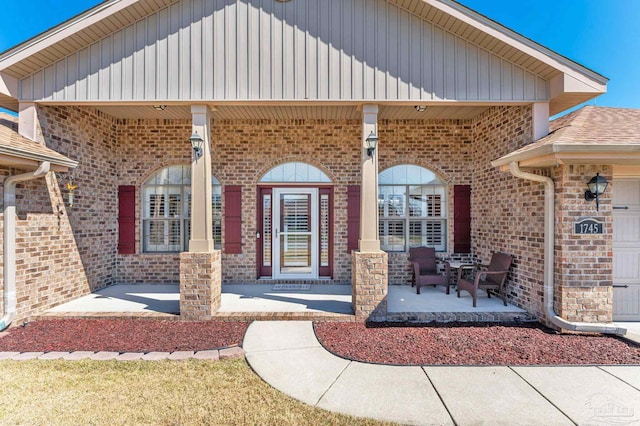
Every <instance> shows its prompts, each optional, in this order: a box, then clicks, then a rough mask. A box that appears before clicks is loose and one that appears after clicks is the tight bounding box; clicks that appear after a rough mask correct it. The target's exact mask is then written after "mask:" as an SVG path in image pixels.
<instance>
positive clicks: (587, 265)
mask: <svg viewBox="0 0 640 426" xmlns="http://www.w3.org/2000/svg"><path fill="white" fill-rule="evenodd" d="M597 172H599V173H600V175H602V176H604V177H605V178H606V179H607V180H608V181H609V182H611V181H612V180H613V179H612V174H613V169H612V167H610V166H580V165H567V166H559V167H557V168H556V169H555V170H554V176H553V177H554V181H555V184H556V195H555V199H556V244H555V256H556V257H555V283H556V286H557V287H556V294H555V308H556V311H557V312H558V313H559V314H560V315H561V316H562V317H563V318H565V319H568V320H569V321H584V322H607V321H611V320H612V316H613V311H612V307H613V304H612V300H613V293H612V290H613V287H612V285H613V254H612V247H613V216H612V213H613V204H612V196H613V188H612V185H609V188H608V189H607V191H606V192H605V193H604V194H603V195H602V196H601V197H599V202H600V210H599V211H596V203H595V201H586V200H585V199H584V192H585V191H586V189H587V182H588V181H589V180H590V179H591V178H592V177H593V176H595V175H596V173H597ZM583 217H593V218H595V219H597V220H600V221H602V222H604V234H602V235H574V234H573V224H574V222H576V221H577V220H580V219H582V218H583Z"/></svg>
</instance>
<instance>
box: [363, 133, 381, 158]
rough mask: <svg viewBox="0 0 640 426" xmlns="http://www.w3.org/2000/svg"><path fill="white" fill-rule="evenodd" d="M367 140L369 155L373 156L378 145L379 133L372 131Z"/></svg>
mask: <svg viewBox="0 0 640 426" xmlns="http://www.w3.org/2000/svg"><path fill="white" fill-rule="evenodd" d="M365 142H366V143H367V155H368V156H369V157H371V158H373V153H374V152H376V147H377V146H378V135H376V134H375V133H373V131H372V132H371V133H370V134H369V136H367V139H365Z"/></svg>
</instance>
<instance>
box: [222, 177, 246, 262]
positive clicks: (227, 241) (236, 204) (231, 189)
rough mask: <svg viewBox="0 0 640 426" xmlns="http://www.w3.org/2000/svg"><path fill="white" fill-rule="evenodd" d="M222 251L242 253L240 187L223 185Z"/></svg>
mask: <svg viewBox="0 0 640 426" xmlns="http://www.w3.org/2000/svg"><path fill="white" fill-rule="evenodd" d="M224 252H225V253H228V254H242V187H241V186H236V185H227V186H225V187H224Z"/></svg>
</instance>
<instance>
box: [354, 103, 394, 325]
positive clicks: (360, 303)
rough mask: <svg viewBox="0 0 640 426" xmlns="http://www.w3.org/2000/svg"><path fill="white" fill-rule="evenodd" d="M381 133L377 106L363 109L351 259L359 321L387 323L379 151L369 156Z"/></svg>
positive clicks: (368, 106) (386, 270) (385, 267)
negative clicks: (372, 138)
mask: <svg viewBox="0 0 640 426" xmlns="http://www.w3.org/2000/svg"><path fill="white" fill-rule="evenodd" d="M372 132H373V133H374V134H376V135H377V134H378V106H377V105H365V106H364V107H363V109H362V140H361V152H362V155H361V162H360V165H361V173H362V175H361V179H362V180H361V182H360V239H359V240H358V248H359V250H357V251H354V252H353V253H352V255H351V256H352V257H351V292H352V305H353V310H354V313H355V315H356V317H357V318H358V319H362V320H368V321H384V320H386V317H387V289H388V259H387V253H385V252H383V251H382V250H380V238H379V236H378V149H376V150H375V152H374V154H373V157H369V155H368V154H367V143H366V140H367V137H368V136H369V135H370V134H371V133H372Z"/></svg>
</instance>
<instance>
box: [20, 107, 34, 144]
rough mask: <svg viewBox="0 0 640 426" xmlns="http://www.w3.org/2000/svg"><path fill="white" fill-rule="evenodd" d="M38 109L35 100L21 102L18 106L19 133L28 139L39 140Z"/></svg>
mask: <svg viewBox="0 0 640 426" xmlns="http://www.w3.org/2000/svg"><path fill="white" fill-rule="evenodd" d="M37 131H38V111H37V110H36V104H35V103H33V102H20V105H19V106H18V133H20V135H21V136H24V137H25V138H27V139H30V140H32V141H37V137H36V135H37Z"/></svg>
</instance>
